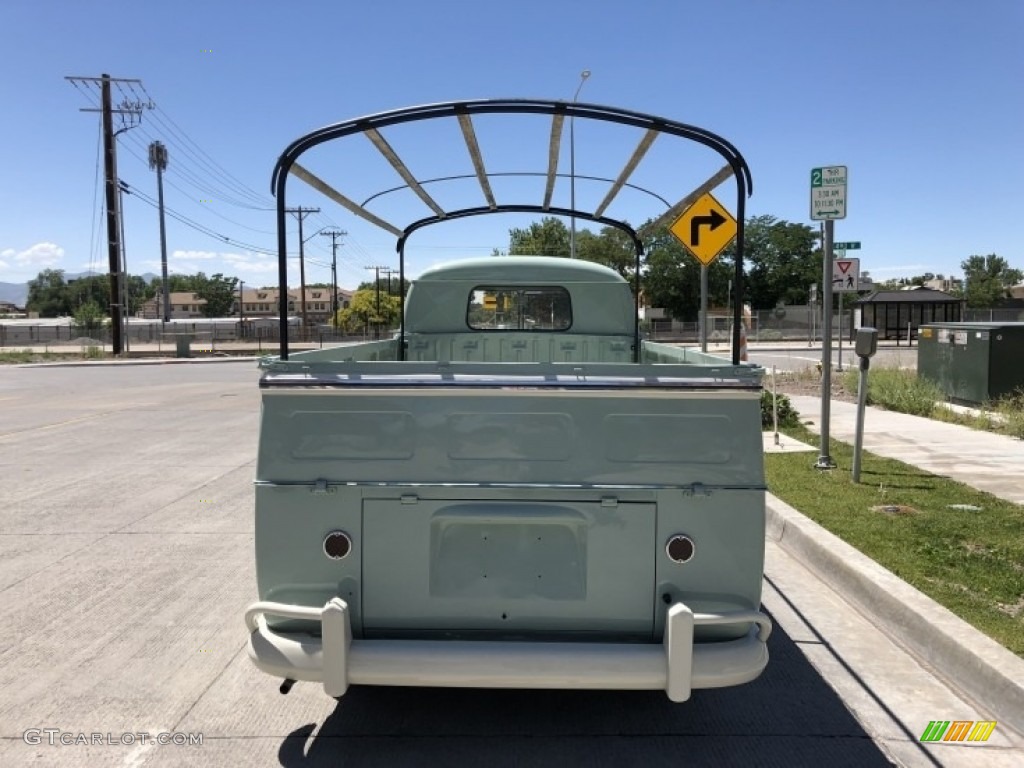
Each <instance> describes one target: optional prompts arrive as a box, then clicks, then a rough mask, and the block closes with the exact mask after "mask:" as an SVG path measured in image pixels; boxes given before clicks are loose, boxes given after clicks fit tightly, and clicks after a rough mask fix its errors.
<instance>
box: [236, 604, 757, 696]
mask: <svg viewBox="0 0 1024 768" xmlns="http://www.w3.org/2000/svg"><path fill="white" fill-rule="evenodd" d="M266 614H270V615H272V616H279V617H281V618H289V619H306V620H312V621H319V622H320V625H321V637H319V638H318V637H314V636H312V635H303V636H301V637H299V636H291V637H286V636H284V635H280V634H276V633H274V632H273V631H272V630H271V629H269V628H268V627H267V622H266V619H265V618H264V616H265V615H266ZM743 622H750V623H751V624H753V626H752V627H751V629H750V632H749V633H748V634H747V635H746V637H742V638H739V639H737V640H727V641H723V642H709V643H698V644H696V645H695V644H694V642H693V628H694V626H707V625H711V624H739V623H743ZM245 624H246V626H247V627H248V628H249V631H250V632H251V635H250V636H249V656H250V658H252V660H253V662H254V663H255V664H256V666H257V667H259V668H260V669H261V670H262V671H264V672H266V673H267V674H269V675H273V676H275V677H282V678H290V679H292V680H307V681H313V682H322V683H323V686H324V692H325V693H326V694H327V695H328V696H333V697H337V696H343V695H344V694H345V691H346V690H347V689H348V686H349V685H350V684H352V685H399V686H404V685H408V686H426V687H455V688H592V689H621V690H627V689H631V690H664V691H665V692H666V693H667V694H668V697H669V698H670V699H671V700H672V701H686V700H687V699H689V698H690V691H691V690H692V689H693V688H721V687H725V686H731V685H739V684H741V683H746V682H749V681H751V680H753V679H755V678H756V677H757V676H758V675H760V674H761V671H762V670H763V669H764V668H765V665H766V664H767V663H768V650H767V648H766V646H765V643H766V641H767V640H768V635H769V634H771V630H772V624H771V621H770V620H769V619H768V617H767V616H765V615H764V614H763V613H759V612H757V611H730V612H726V613H714V614H707V613H697V614H695V613H693V611H691V610H690V609H689V608H688V607H687V606H686V605H684V604H683V603H675V604H674V605H672V606H671V607H670V608H669V610H668V615H667V617H666V620H665V635H664V638H663V640H662V643H661V645H657V644H654V643H651V644H642V643H550V642H537V643H531V642H506V641H463V640H353V639H352V628H351V625H350V622H349V614H348V605H346V603H345V601H344V600H342V599H340V598H337V597H336V598H334V599H332V600H331V601H330V602H328V603H327V605H325V606H324V607H323V608H309V607H306V606H298V605H286V604H284V603H267V602H259V603H253V604H252V605H251V606H249V609H248V610H247V611H246V612H245Z"/></svg>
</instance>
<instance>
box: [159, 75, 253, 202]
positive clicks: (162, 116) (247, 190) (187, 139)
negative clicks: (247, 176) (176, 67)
mask: <svg viewBox="0 0 1024 768" xmlns="http://www.w3.org/2000/svg"><path fill="white" fill-rule="evenodd" d="M139 88H140V89H141V90H142V92H143V94H145V96H146V98H148V99H150V101H152V97H150V95H149V92H148V91H147V90H146V87H145V86H144V85H143V84H142V83H141V82H139ZM154 108H155V112H156V114H155V115H154V119H155V120H156V121H157V122H159V123H162V124H164V127H165V128H167V129H168V130H169V131H170V132H171V133H173V134H176V135H178V136H180V137H181V141H182V142H183V143H186V144H191V145H192V147H195V150H196V152H197V153H199V154H201V155H203V156H204V157H205V158H206V159H207V160H208V161H209V162H206V161H202V159H201V158H200V160H201V161H202V162H203V163H204V164H206V165H208V166H213V167H214V168H215V169H216V170H217V171H219V175H223V176H224V177H225V181H227V182H230V184H229V185H230V186H233V187H235V189H236V191H237V192H238V193H239V194H243V195H245V196H247V197H249V198H251V199H252V200H253V201H254V202H258V203H260V204H262V205H267V204H268V203H272V200H271V199H270V198H268V197H267V196H266V195H265V194H260V193H259V192H256V191H255V190H253V189H252V188H251V187H249V186H247V185H246V184H245V183H244V182H242V181H241V180H239V179H238V178H237V177H236V176H234V175H233V174H232V173H231V172H230V171H228V170H227V169H226V168H225V167H224V166H222V165H221V164H220V163H218V162H217V161H216V160H214V158H213V157H212V156H211V155H210V154H209V153H208V152H206V151H205V150H204V149H203V148H202V147H201V146H200V145H199V144H198V143H197V142H196V141H195V140H194V139H192V137H191V136H189V135H188V134H187V133H186V132H185V129H183V128H182V127H181V126H179V125H178V124H177V123H176V122H174V119H173V118H172V117H171V116H170V115H169V114H167V112H165V111H164V110H163V109H162V108H161V107H159V106H158V105H156V104H154Z"/></svg>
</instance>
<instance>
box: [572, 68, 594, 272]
mask: <svg viewBox="0 0 1024 768" xmlns="http://www.w3.org/2000/svg"><path fill="white" fill-rule="evenodd" d="M588 77H590V70H589V69H584V70H583V71H582V72H580V84H579V85H578V86H577V87H576V93H575V94H573V97H572V103H573V104H575V103H576V99H578V98H579V95H580V91H581V90H582V89H583V83H585V82H586V81H587V78H588ZM575 126H576V118H575V116H574V115H570V116H569V207H570V208H571V209H572V211H573V214H572V216H570V218H569V258H572V259H575V258H576V130H575Z"/></svg>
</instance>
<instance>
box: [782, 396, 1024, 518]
mask: <svg viewBox="0 0 1024 768" xmlns="http://www.w3.org/2000/svg"><path fill="white" fill-rule="evenodd" d="M790 402H791V403H792V404H793V408H795V409H796V410H797V412H798V413H799V414H800V419H801V421H804V422H807V421H811V422H813V423H812V424H808V425H807V426H808V428H809V429H811V430H813V431H815V432H818V433H819V434H820V424H821V399H820V398H817V397H804V396H792V397H790ZM831 411H832V413H831V418H830V419H829V424H830V427H829V433H830V435H831V436H832V437H833V438H835V439H836V440H842V441H843V442H847V443H850V444H851V445H852V444H853V440H854V434H855V430H856V421H857V406H856V405H854V404H853V403H843V402H837V401H832V406H831ZM864 449H865V450H868V451H871V452H872V453H876V454H878V455H879V456H885V457H887V458H890V459H898V460H899V461H903V462H906V463H907V464H911V465H913V466H915V467H918V468H920V469H924V470H927V471H928V472H932V473H934V474H936V475H942V476H943V477H949V478H952V479H953V480H958V481H959V482H961V483H964V484H965V485H969V486H971V487H972V488H977V489H978V490H981V491H987V492H988V493H991V494H992V495H994V496H998V497H999V498H1001V499H1006V500H1007V501H1012V502H1014V503H1016V504H1024V441H1022V440H1017V439H1016V438H1012V437H1005V436H1003V435H996V434H992V433H991V432H982V431H981V430H977V429H971V428H969V427H962V426H959V425H957V424H947V423H945V422H942V421H934V420H932V419H926V418H922V417H920V416H909V415H907V414H905V413H896V412H894V411H886V410H883V409H881V408H871V407H869V408H868V409H867V413H866V414H865V417H864Z"/></svg>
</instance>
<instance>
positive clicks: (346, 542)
mask: <svg viewBox="0 0 1024 768" xmlns="http://www.w3.org/2000/svg"><path fill="white" fill-rule="evenodd" d="M351 551H352V539H351V538H349V535H348V534H347V533H345V532H344V531H331V532H330V533H328V534H327V536H325V537H324V554H325V555H327V556H328V557H329V558H331V560H341V559H342V558H344V557H347V556H348V553H349V552H351Z"/></svg>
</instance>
